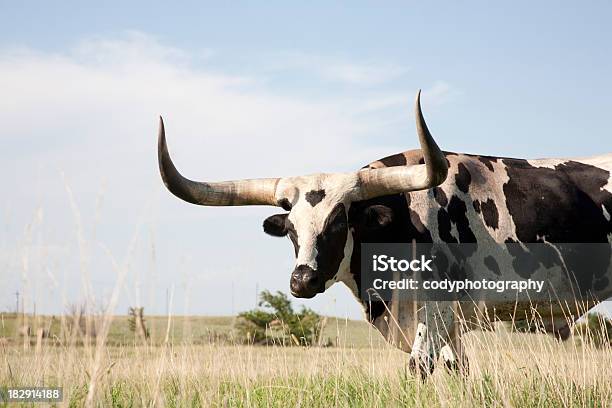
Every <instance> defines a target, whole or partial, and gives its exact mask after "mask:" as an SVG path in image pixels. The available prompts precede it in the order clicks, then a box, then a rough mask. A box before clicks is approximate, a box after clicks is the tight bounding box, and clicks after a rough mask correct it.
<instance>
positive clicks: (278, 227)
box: [263, 214, 289, 237]
mask: <svg viewBox="0 0 612 408" xmlns="http://www.w3.org/2000/svg"><path fill="white" fill-rule="evenodd" d="M288 215H289V214H275V215H272V216H270V217H268V218H266V219H265V220H264V222H263V229H264V232H265V233H266V234H269V235H272V236H275V237H284V236H285V235H287V222H286V221H287V216H288Z"/></svg>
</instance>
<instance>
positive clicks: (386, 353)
mask: <svg viewBox="0 0 612 408" xmlns="http://www.w3.org/2000/svg"><path fill="white" fill-rule="evenodd" d="M375 336H376V333H372V337H375ZM466 340H467V341H466V348H467V352H468V355H469V357H470V363H471V364H470V374H469V376H468V377H466V378H464V377H460V376H458V375H453V374H449V373H447V372H446V371H445V370H444V369H438V370H437V371H436V373H435V374H434V375H433V376H432V377H431V378H430V379H428V380H427V381H425V382H424V383H422V382H421V381H420V380H417V379H415V378H413V377H412V376H411V375H410V374H409V373H408V372H407V368H406V367H407V360H408V359H407V355H406V354H404V353H402V352H400V351H398V350H395V349H394V348H392V347H384V346H383V347H381V346H380V345H379V344H378V343H377V344H375V345H372V346H366V347H343V346H341V347H332V348H308V349H305V348H297V347H254V346H244V345H227V344H214V343H213V344H207V345H189V344H181V345H171V344H168V345H165V346H154V347H152V346H120V347H107V346H104V345H103V344H102V345H101V346H100V344H101V343H98V346H90V347H82V346H81V347H77V346H67V347H58V346H49V345H45V344H43V345H41V346H40V347H35V346H31V347H29V346H25V347H24V346H23V345H5V346H3V347H2V348H1V349H0V350H2V351H1V352H0V353H1V357H2V362H3V364H2V368H1V369H0V383H2V384H5V385H15V386H17V385H21V386H23V385H42V384H47V385H51V384H56V385H60V386H62V387H64V392H65V399H64V403H63V405H64V406H81V405H83V404H85V403H86V402H87V400H88V399H87V395H88V393H89V395H90V400H89V405H91V406H269V405H274V406H293V405H296V404H297V405H300V404H301V405H303V406H330V405H331V406H394V405H407V406H421V405H432V406H466V407H468V406H534V407H535V406H550V407H553V406H554V407H556V406H602V407H603V406H611V405H612V383H611V381H610V380H611V378H612V350H611V349H610V348H604V349H598V348H594V347H591V346H588V345H581V344H580V342H579V341H576V340H570V341H568V342H565V343H558V342H557V341H556V340H554V339H553V338H551V337H548V336H546V335H539V334H538V335H536V334H518V333H510V332H509V331H506V330H503V328H502V329H500V330H498V331H497V332H495V333H490V332H487V333H483V332H474V333H470V334H468V335H467V336H466ZM99 347H102V349H100V348H99ZM96 356H97V357H98V359H96ZM92 383H95V387H92ZM92 389H93V390H94V391H93V394H91V393H92V391H91V390H92Z"/></svg>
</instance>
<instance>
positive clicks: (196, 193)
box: [157, 117, 279, 206]
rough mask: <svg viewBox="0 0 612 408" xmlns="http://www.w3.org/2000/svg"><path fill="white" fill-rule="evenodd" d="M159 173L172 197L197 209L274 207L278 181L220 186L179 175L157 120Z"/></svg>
mask: <svg viewBox="0 0 612 408" xmlns="http://www.w3.org/2000/svg"><path fill="white" fill-rule="evenodd" d="M157 156H158V161H159V172H160V173H161V176H162V179H163V180H164V184H165V185H166V187H168V190H170V192H171V193H172V194H174V195H175V196H177V197H178V198H180V199H183V200H185V201H188V202H190V203H192V204H198V205H219V206H222V205H275V206H277V205H278V203H277V201H276V198H275V196H274V195H275V192H276V185H277V184H278V180H279V179H277V178H269V179H250V180H249V179H247V180H234V181H220V182H214V183H213V182H210V183H208V182H199V181H192V180H189V179H187V178H185V177H183V176H182V175H181V173H179V172H178V170H177V169H176V167H174V163H172V160H171V159H170V154H169V153H168V146H167V145H166V132H165V130H164V121H163V120H162V118H161V117H160V118H159V137H158V145H157Z"/></svg>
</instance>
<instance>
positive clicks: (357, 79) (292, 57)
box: [270, 52, 409, 85]
mask: <svg viewBox="0 0 612 408" xmlns="http://www.w3.org/2000/svg"><path fill="white" fill-rule="evenodd" d="M271 59H272V60H273V61H274V64H273V65H271V66H270V69H272V70H290V71H295V70H300V71H303V72H306V73H310V74H313V75H316V76H318V77H320V78H322V79H324V80H327V81H337V82H342V83H347V84H352V85H377V84H382V83H386V82H390V81H393V80H395V79H397V78H399V77H401V76H403V75H405V74H406V73H407V72H408V71H409V69H408V67H404V66H401V65H399V64H395V63H392V62H386V61H353V60H348V59H343V58H340V57H332V56H325V55H317V54H308V53H302V52H284V53H279V54H277V55H274V57H272V58H271Z"/></svg>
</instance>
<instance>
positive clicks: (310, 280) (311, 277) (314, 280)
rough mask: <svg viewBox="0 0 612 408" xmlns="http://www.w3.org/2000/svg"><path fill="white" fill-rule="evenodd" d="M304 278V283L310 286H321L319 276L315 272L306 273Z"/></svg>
mask: <svg viewBox="0 0 612 408" xmlns="http://www.w3.org/2000/svg"><path fill="white" fill-rule="evenodd" d="M303 279H304V283H306V285H307V286H308V287H310V288H317V287H318V286H319V276H318V275H316V274H314V273H310V274H306V275H305V276H304V278H303Z"/></svg>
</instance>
